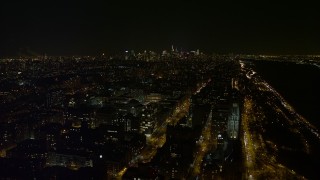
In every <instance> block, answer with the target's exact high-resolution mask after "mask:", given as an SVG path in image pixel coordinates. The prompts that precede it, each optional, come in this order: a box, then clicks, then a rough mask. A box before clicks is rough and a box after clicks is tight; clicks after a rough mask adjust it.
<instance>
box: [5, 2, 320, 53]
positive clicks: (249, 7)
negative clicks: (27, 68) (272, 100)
mask: <svg viewBox="0 0 320 180" xmlns="http://www.w3.org/2000/svg"><path fill="white" fill-rule="evenodd" d="M319 20H320V15H319V11H318V10H317V6H316V5H314V4H313V3H310V2H298V3H296V2H290V3H289V2H287V3H285V2H282V3H279V2H271V1H259V2H257V1H256V2H250V1H245V2H232V1H228V2H221V1H220V2H214V3H213V2H211V3H209V2H205V1H202V2H199V1H174V2H170V1H168V2H164V1H155V2H144V1H132V2H126V1H116V2H110V1H107V2H98V1H87V2H83V1H81V2H70V1H69V2H63V1H49V2H48V1H46V2H37V1H20V2H19V1H14V2H12V1H6V2H3V3H2V5H1V7H0V22H1V31H0V32H1V33H0V39H1V41H0V57H2V56H15V55H19V53H21V52H29V53H30V54H44V53H46V54H48V55H97V54H100V53H102V52H105V53H107V54H110V53H117V52H121V51H123V50H131V49H134V50H137V51H142V50H145V49H146V50H156V51H162V50H164V49H167V50H170V48H171V45H172V44H173V45H175V46H176V47H178V48H179V49H180V48H182V49H183V50H195V49H200V50H202V51H204V52H210V53H211V52H216V53H254V54H320V44H319V43H318V42H319V41H320V35H319V33H318V32H320V26H319V23H318V22H319Z"/></svg>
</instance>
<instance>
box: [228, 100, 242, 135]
mask: <svg viewBox="0 0 320 180" xmlns="http://www.w3.org/2000/svg"><path fill="white" fill-rule="evenodd" d="M239 119H240V111H239V105H238V103H232V107H231V110H230V114H229V116H228V136H229V138H231V139H237V138H238V133H239Z"/></svg>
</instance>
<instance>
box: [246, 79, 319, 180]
mask: <svg viewBox="0 0 320 180" xmlns="http://www.w3.org/2000/svg"><path fill="white" fill-rule="evenodd" d="M247 78H248V79H249V81H251V82H253V89H257V90H259V91H260V93H261V94H265V93H267V94H268V96H262V97H265V101H266V103H265V104H263V105H261V104H259V101H258V100H257V98H258V97H257V96H256V95H247V96H245V98H244V105H243V107H244V109H243V113H242V124H241V125H242V128H243V137H242V142H243V156H244V157H245V161H244V165H245V168H246V173H245V177H244V178H246V179H251V178H252V179H260V178H261V177H264V178H265V177H268V178H270V179H275V178H279V177H280V179H281V178H284V177H286V178H294V177H295V178H298V179H304V177H303V176H300V175H298V174H297V173H296V172H295V171H294V170H292V169H290V168H288V167H286V166H285V165H284V164H282V163H280V162H279V160H278V153H279V150H281V149H285V150H289V151H299V150H303V151H304V152H305V153H309V144H308V142H307V140H306V139H305V137H304V135H303V133H301V130H302V129H306V128H307V129H308V130H309V131H310V132H312V133H313V134H314V135H315V136H316V137H318V133H317V132H318V131H317V129H316V128H315V127H314V126H312V125H311V124H310V123H308V122H306V121H305V120H304V119H303V118H302V117H301V116H300V115H298V114H297V113H296V112H295V111H294V110H293V108H292V107H291V106H290V105H289V104H288V103H287V102H286V101H285V100H284V99H283V98H282V97H281V96H280V95H279V94H278V93H277V92H276V91H275V90H274V89H273V88H272V87H271V86H270V85H268V84H267V83H266V82H264V81H263V80H262V79H261V78H259V77H256V76H254V77H252V76H250V77H248V76H247ZM260 97H261V96H260ZM266 107H268V108H270V109H271V110H272V111H273V113H274V114H275V116H276V117H278V118H276V119H275V120H276V121H274V120H272V119H270V120H269V122H266V121H267V118H266V114H265V110H264V109H266ZM280 119H281V121H280ZM270 123H271V125H272V124H274V125H273V126H279V125H280V127H283V128H284V127H285V126H284V124H286V128H288V133H290V134H292V135H293V136H297V137H299V139H300V142H299V146H300V145H301V148H302V149H298V147H299V146H296V147H289V146H288V147H286V146H284V145H278V143H276V142H274V141H272V140H271V139H270V138H268V136H267V135H266V133H268V131H271V130H268V127H266V125H268V124H270ZM268 126H269V125H268ZM295 148H297V149H295Z"/></svg>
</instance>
